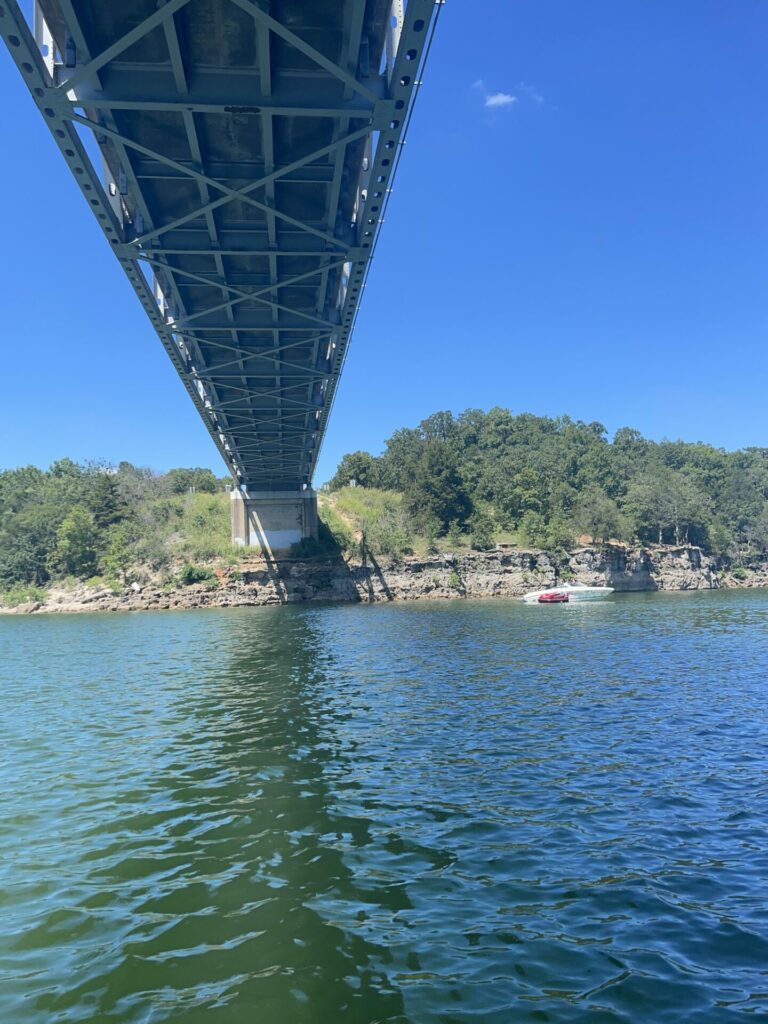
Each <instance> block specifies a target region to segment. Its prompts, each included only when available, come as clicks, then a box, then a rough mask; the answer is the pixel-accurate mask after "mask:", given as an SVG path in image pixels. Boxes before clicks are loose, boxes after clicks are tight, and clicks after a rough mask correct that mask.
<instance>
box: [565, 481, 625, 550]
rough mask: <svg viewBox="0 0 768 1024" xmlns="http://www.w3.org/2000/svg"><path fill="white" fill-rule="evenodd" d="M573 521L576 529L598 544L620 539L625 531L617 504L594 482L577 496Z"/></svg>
mask: <svg viewBox="0 0 768 1024" xmlns="http://www.w3.org/2000/svg"><path fill="white" fill-rule="evenodd" d="M574 521H575V523H576V526H577V527H578V529H580V530H582V531H583V532H584V533H587V534H589V536H590V537H591V538H592V540H594V541H597V542H598V543H599V544H605V543H607V542H608V541H609V540H611V539H617V540H621V539H623V537H624V536H625V534H626V532H627V531H626V523H625V521H624V518H623V516H622V515H621V512H620V511H619V506H618V505H617V504H616V502H615V501H614V500H613V499H612V498H609V497H608V495H607V494H606V493H605V491H603V490H602V489H601V488H599V487H596V486H595V485H594V484H592V485H590V486H589V487H587V488H585V489H584V491H582V493H581V494H580V495H579V496H578V498H577V501H576V506H575V508H574Z"/></svg>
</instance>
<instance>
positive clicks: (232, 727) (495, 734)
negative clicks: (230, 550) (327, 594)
mask: <svg viewBox="0 0 768 1024" xmlns="http://www.w3.org/2000/svg"><path fill="white" fill-rule="evenodd" d="M766 611H768V595H766V594H764V593H762V592H758V591H753V592H750V593H742V594H737V593H731V594H727V593H714V594H694V595H670V596H663V595H654V596H652V597H644V596H638V597H632V598H626V599H617V600H614V601H612V602H609V603H605V604H601V605H595V606H592V607H581V608H579V607H578V606H573V607H563V608H551V609H549V608H547V609H540V608H528V607H521V606H520V605H519V604H515V603H511V602H501V601H499V602H487V603H480V602H476V603H472V602H454V603H446V604H438V603H430V604H429V605H427V606H390V607H374V608H356V607H339V608H335V607H314V608H310V609H300V608H280V609H241V610H232V611H228V612H215V613H211V612H200V613H183V614H173V613H168V614H156V615H153V614H140V615H114V616H101V617H99V616H89V617H75V618H65V617H50V618H46V617H38V618H36V619H33V620H30V619H4V620H3V619H0V782H2V787H1V788H0V793H2V797H1V798H0V800H2V814H0V900H1V901H2V908H3V924H4V927H3V929H2V935H0V1019H2V1020H3V1021H4V1022H8V1024H16V1022H19V1024H38V1022H40V1024H42V1022H46V1024H48V1022H50V1021H66V1022H67V1024H68V1022H70V1021H89V1022H93V1021H118V1022H137V1024H138V1022H147V1024H156V1022H160V1021H183V1022H184V1024H196V1022H198V1021H200V1022H203V1021H204V1022H205V1024H219V1022H222V1024H224V1022H238V1024H240V1022H242V1021H244V1020H247V1019H250V1018H251V1017H254V1018H257V1019H258V1020H259V1021H262V1022H265V1024H273V1022H274V1024H283V1022H285V1021H292V1022H294V1021H295V1022H299V1024H304V1022H306V1024H310V1022H311V1024H325V1022H328V1024H335V1022H336V1021H340V1020H343V1021H345V1022H350V1024H380V1022H399V1024H408V1022H413V1024H421V1022H432V1021H434V1022H441V1024H459V1022H469V1021H478V1020H480V1021H483V1022H484V1024H497V1022H498V1024H502V1022H503V1024H508V1022H509V1021H510V1020H520V1021H553V1022H558V1024H560V1022H568V1021H579V1022H589V1024H593V1022H594V1024H600V1022H603V1021H605V1022H612V1024H615V1022H633V1024H634V1022H638V1024H639V1022H643V1024H645V1022H647V1021H650V1020H652V1021H654V1022H659V1024H666V1022H670V1024H671V1022H675V1024H677V1022H679V1021H680V1020H685V1021H691V1022H694V1024H697V1022H702V1024H709V1022H712V1024H720V1022H722V1021H724V1020H727V1019H730V1018H731V1017H732V1016H733V1015H734V1014H737V1015H745V1014H751V1015H753V1016H765V1015H766V1014H768V977H767V975H768V927H766V924H765V909H764V908H765V903H766V897H767V896H768V885H767V884H766V881H765V880H766V877H768V843H767V842H766V839H767V838H768V836H767V832H768V825H766V822H768V782H767V781H766V780H767V778H768V777H767V776H766V771H765V769H766V740H767V739H768V727H767V723H766V713H765V700H764V697H765V684H764V679H765V675H766V667H767V666H768V617H767V616H766Z"/></svg>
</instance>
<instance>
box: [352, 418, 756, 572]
mask: <svg viewBox="0 0 768 1024" xmlns="http://www.w3.org/2000/svg"><path fill="white" fill-rule="evenodd" d="M348 459H349V460H350V461H349V462H346V463H345V462H342V465H343V466H346V468H347V469H349V468H350V467H351V466H352V465H353V464H354V465H355V466H364V467H365V472H364V473H362V472H359V471H358V473H357V477H356V479H358V483H359V484H361V485H362V486H358V487H357V488H356V489H355V490H356V491H357V492H358V493H364V492H365V491H366V490H372V489H373V487H375V488H387V489H389V491H388V493H392V492H393V491H397V492H400V493H402V494H403V497H404V508H405V511H406V514H407V517H408V528H409V530H410V532H411V533H412V534H414V535H420V536H421V537H423V538H425V540H426V546H427V549H428V550H429V549H434V548H435V546H436V545H435V542H436V539H437V537H438V536H445V535H446V533H448V532H449V530H450V524H451V523H452V522H456V523H457V524H458V527H459V528H460V530H461V531H465V530H466V529H467V528H468V529H469V532H470V536H471V542H472V544H473V546H476V547H477V546H480V545H481V544H483V545H484V544H485V543H487V542H488V541H489V540H490V538H489V531H488V528H487V523H483V522H482V520H478V519H477V518H476V517H477V515H478V513H479V512H481V511H482V512H484V513H486V514H488V515H489V517H490V518H491V520H492V523H493V527H494V529H493V531H492V533H493V535H494V536H501V537H513V538H519V540H520V541H522V542H523V543H526V544H530V545H532V546H535V547H543V548H545V549H547V550H550V551H562V550H566V549H568V548H569V547H571V546H572V545H573V544H574V543H575V539H576V537H577V536H578V535H579V534H581V533H586V534H588V535H590V536H591V537H593V538H594V540H595V541H596V542H598V543H605V542H607V541H610V540H620V541H639V542H642V543H651V542H652V543H666V544H687V543H692V544H698V545H700V546H702V547H703V548H705V549H706V550H708V551H712V552H713V553H715V554H717V555H719V556H722V557H724V558H728V559H731V560H736V561H738V560H739V559H745V558H750V557H753V556H756V555H760V554H767V553H768V449H766V448H748V449H746V450H744V451H737V452H725V451H722V450H721V449H717V448H712V447H710V446H709V445H704V444H688V443H685V442H683V441H661V442H659V443H656V442H652V441H648V440H646V439H645V438H643V437H642V436H641V435H640V434H639V433H638V431H636V430H633V429H631V428H629V427H622V428H621V429H620V430H617V431H616V434H615V435H614V438H613V441H610V440H609V439H608V438H607V436H606V431H605V428H604V427H603V426H602V424H600V423H584V422H581V421H579V420H572V419H570V418H569V417H567V416H562V417H559V418H557V419H552V418H550V417H546V416H533V415H531V414H530V413H521V414H519V415H513V414H512V413H511V412H510V411H509V410H507V409H501V408H495V409H491V410H490V411H488V412H483V411H481V410H477V409H468V410H467V411H466V412H463V413H461V414H460V415H459V416H453V415H452V414H451V413H448V412H439V413H435V414H434V415H433V416H430V417H429V418H428V419H426V420H424V421H423V422H422V423H420V424H419V426H418V427H415V428H404V429H402V430H398V431H396V432H395V433H394V434H393V435H392V437H390V438H389V440H388V441H387V443H386V447H385V450H384V452H383V454H382V455H380V456H378V457H376V458H374V457H373V456H370V455H368V454H367V453H365V452H355V453H354V454H353V455H350V456H349V457H348ZM334 479H335V480H336V478H334ZM371 481H374V482H375V483H374V484H373V485H372V484H371ZM337 482H338V481H337ZM338 493H339V494H342V493H343V491H339V492H338ZM448 540H449V543H450V542H451V541H454V542H457V543H458V542H459V535H458V534H457V533H456V531H455V530H454V532H453V533H452V534H451V537H449V538H448Z"/></svg>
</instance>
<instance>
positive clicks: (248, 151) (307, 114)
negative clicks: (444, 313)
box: [0, 0, 443, 490]
mask: <svg viewBox="0 0 768 1024" xmlns="http://www.w3.org/2000/svg"><path fill="white" fill-rule="evenodd" d="M442 2H443V0H408V2H407V3H403V2H402V0H339V2H338V3H334V4H329V3H327V2H326V0H259V2H254V0H166V2H165V3H163V4H162V6H156V5H155V4H154V3H148V2H147V0H124V2H123V3H121V4H103V3H98V0H36V5H35V13H34V29H30V27H29V26H28V25H27V23H26V20H25V18H24V17H23V15H22V13H21V10H20V8H19V6H18V4H17V3H16V2H15V0H0V33H2V36H3V39H4V41H5V43H6V45H7V47H8V49H9V51H10V53H11V55H12V57H13V59H14V60H15V62H16V64H17V66H18V68H19V71H20V72H21V74H22V77H23V78H24V80H25V81H26V83H27V85H28V87H29V90H30V92H31V94H32V97H33V99H34V101H35V103H36V104H37V106H38V108H39V110H40V112H41V114H42V116H43V117H44V119H45V121H46V122H47V124H48V126H49V128H50V130H51V133H52V135H53V138H54V139H55V141H56V143H57V145H58V146H59V149H60V150H61V152H62V154H63V156H64V158H65V160H66V161H67V163H68V164H69V166H70V169H71V170H72V172H73V174H74V176H75V179H76V181H77V182H78V184H79V186H80V188H81V190H82V192H83V195H84V196H85V198H86V200H87V202H88V204H89V206H90V207H91V209H92V210H93V212H94V214H95V216H96V217H97V219H98V221H99V223H100V225H101V227H102V229H103V230H104V233H105V235H106V237H107V240H108V242H109V244H110V246H111V248H112V249H113V251H114V252H115V255H116V257H117V259H118V260H119V261H120V264H121V266H122V267H123V269H124V271H125V273H126V274H127V276H128V279H129V281H130V282H131V284H132V286H133V287H134V289H135V291H136V292H137V294H138V296H139V299H140V301H141V302H142V304H143V306H144V308H145V310H146V312H147V314H148V316H149V318H150V320H151V321H152V324H153V326H154V327H155V330H156V331H157V333H158V335H159V337H160V339H161V341H162V343H163V345H164V346H165V348H166V351H167V352H168V354H169V356H170V358H171V360H172V361H173V364H174V366H175V367H176V369H177V371H178V373H179V375H180V377H181V379H182V381H183V383H184V386H185V387H186V389H187V391H188V393H189V394H190V396H191V398H192V400H193V401H194V403H195V405H196V406H197V409H198V411H199V412H200V414H201V416H202V418H203V421H204V423H205V425H206V427H207V429H208V430H209V432H210V434H211V436H212V437H213V440H214V442H215V444H216V446H217V448H218V449H219V451H220V453H221V455H222V457H223V458H224V460H225V462H226V464H227V466H228V468H229V470H230V472H231V473H232V475H233V477H234V479H235V480H236V482H237V483H238V485H242V486H245V487H248V488H251V489H258V490H266V489H272V490H279V489H291V490H295V489H297V488H301V487H304V486H308V485H309V484H310V482H311V479H312V474H313V471H314V468H315V465H316V462H317V457H318V454H319V451H320V445H321V442H322V438H323V436H324V433H325V429H326V426H327V422H328V416H329V414H330V411H331V407H332V404H333V398H334V395H335V392H336V387H337V384H338V380H339V376H340V373H341V369H342V366H343V362H344V358H345V355H346V351H347V346H348V344H349V339H350V336H351V334H352V330H353V328H354V323H355V318H356V315H357V310H358V305H359V301H360V298H361V294H362V291H363V288H364V285H365V278H366V275H367V272H368V269H369V266H370V262H371V258H372V255H373V252H374V248H375V244H376V239H377V236H378V231H379V228H380V225H381V223H382V221H383V215H384V211H385V208H386V205H387V202H388V198H389V195H390V193H391V188H392V179H393V175H394V173H395V171H396V169H397V164H398V160H399V158H400V154H401V151H402V144H403V142H404V138H405V133H406V130H407V127H408V123H409V120H410V116H411V112H412V108H413V101H414V99H415V95H416V92H417V87H418V85H419V84H420V74H421V70H422V68H423V66H424V62H425V59H426V56H427V53H428V50H429V45H430V42H431V38H432V33H433V32H434V27H435V23H436V20H437V15H438V13H439V9H440V6H441V4H442ZM87 132H91V133H92V134H93V136H94V137H95V140H96V143H97V144H98V146H99V148H100V150H101V155H102V158H103V167H100V168H97V167H95V166H94V165H93V163H92V162H91V160H90V158H89V156H88V152H87V147H86V145H85V142H84V140H85V134H86V133H87Z"/></svg>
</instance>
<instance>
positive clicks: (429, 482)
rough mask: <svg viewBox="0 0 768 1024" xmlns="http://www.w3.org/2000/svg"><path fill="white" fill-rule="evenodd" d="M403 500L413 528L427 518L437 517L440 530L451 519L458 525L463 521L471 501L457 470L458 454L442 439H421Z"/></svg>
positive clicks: (446, 526)
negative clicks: (418, 452) (422, 443)
mask: <svg viewBox="0 0 768 1024" xmlns="http://www.w3.org/2000/svg"><path fill="white" fill-rule="evenodd" d="M405 500H406V508H407V510H408V513H409V514H410V515H411V517H412V518H413V520H414V522H415V523H416V526H417V529H422V528H423V526H424V525H425V524H426V523H427V522H428V521H430V520H437V522H438V523H439V524H440V529H441V530H442V531H443V532H445V531H446V530H447V529H448V526H449V524H450V523H451V522H452V521H453V520H455V521H456V522H458V523H459V525H462V526H463V525H464V523H466V521H467V517H468V516H469V513H470V510H471V503H470V500H469V498H468V496H467V494H466V492H465V491H464V487H463V484H462V480H461V476H460V474H459V466H458V457H457V455H456V453H455V452H454V450H453V449H452V448H451V447H450V446H449V445H448V444H446V443H445V442H444V441H438V440H430V441H426V442H424V446H423V449H422V453H421V456H420V458H419V461H418V462H417V463H416V465H415V467H414V470H413V476H412V479H411V480H410V481H409V482H408V484H407V486H406V489H405Z"/></svg>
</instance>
